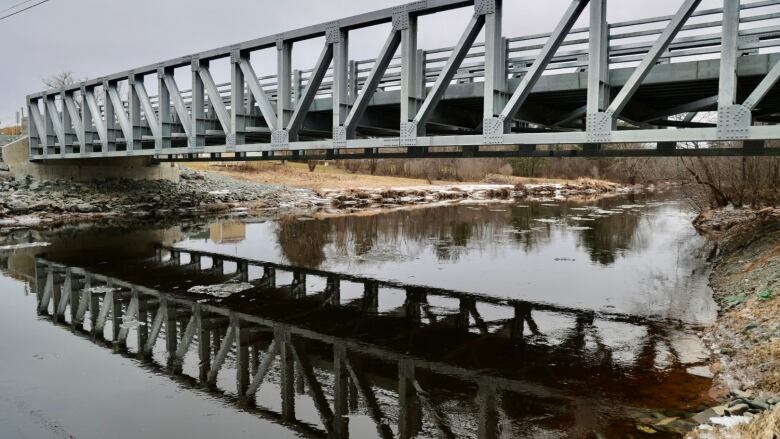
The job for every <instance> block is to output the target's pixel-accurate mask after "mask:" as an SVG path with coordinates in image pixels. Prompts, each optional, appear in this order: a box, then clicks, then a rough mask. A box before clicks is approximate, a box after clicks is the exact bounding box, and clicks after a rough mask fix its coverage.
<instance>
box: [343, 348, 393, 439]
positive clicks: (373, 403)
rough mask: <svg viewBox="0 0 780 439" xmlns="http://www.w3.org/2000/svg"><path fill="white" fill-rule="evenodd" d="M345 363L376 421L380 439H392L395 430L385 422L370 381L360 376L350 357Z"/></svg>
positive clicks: (369, 412)
mask: <svg viewBox="0 0 780 439" xmlns="http://www.w3.org/2000/svg"><path fill="white" fill-rule="evenodd" d="M345 363H346V366H347V371H348V372H349V375H350V377H351V378H352V382H353V383H354V384H355V387H357V390H358V392H359V393H360V396H362V397H363V401H364V402H365V403H366V408H367V409H368V414H369V416H371V418H372V419H373V420H374V423H375V424H376V429H377V433H378V434H379V437H381V438H383V439H392V438H393V430H392V429H391V428H390V426H389V425H387V423H386V422H385V419H384V418H385V415H384V413H382V408H381V407H380V406H379V402H378V401H377V400H376V396H375V395H374V392H373V390H372V389H371V385H370V384H369V383H368V380H366V379H365V377H364V376H363V375H362V374H360V373H359V372H358V370H357V369H356V368H355V367H354V366H353V364H352V361H351V360H350V359H349V356H347V359H346V361H345Z"/></svg>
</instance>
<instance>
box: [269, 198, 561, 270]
mask: <svg viewBox="0 0 780 439" xmlns="http://www.w3.org/2000/svg"><path fill="white" fill-rule="evenodd" d="M534 215H539V212H535V211H532V209H529V208H518V207H514V206H499V207H496V206H495V205H492V206H490V207H487V206H479V207H474V206H466V205H458V206H442V207H431V208H425V209H410V210H398V211H394V212H389V213H385V214H382V215H370V216H343V217H334V218H326V219H322V220H316V221H296V220H294V219H290V218H287V219H283V220H280V222H279V228H278V234H279V245H280V246H281V247H282V252H283V254H284V255H285V257H286V258H287V259H288V260H289V261H290V262H291V263H296V264H301V265H307V266H319V265H320V264H321V263H322V262H323V261H324V260H325V259H326V255H327V253H328V252H329V251H334V252H337V254H338V255H339V256H342V257H359V256H365V255H367V254H369V253H371V252H374V251H384V249H398V248H400V247H404V254H407V255H414V254H419V253H420V252H422V251H423V250H424V249H425V248H426V247H428V246H430V248H431V249H432V251H433V252H434V253H435V254H436V256H437V257H438V258H439V259H440V260H446V261H455V260H457V259H458V258H460V257H461V256H462V255H463V254H464V253H465V252H466V251H467V249H468V248H469V247H474V246H478V247H479V248H486V247H488V246H492V247H495V248H498V247H499V245H500V241H501V239H502V238H505V235H504V233H505V232H506V230H507V227H508V226H510V225H511V228H512V229H513V230H526V231H527V230H528V229H529V228H530V227H531V226H532V222H531V218H532V217H533V216H534ZM541 236H547V235H546V233H544V232H541V233H540V232H538V231H534V232H533V233H523V234H516V235H512V236H511V239H512V240H514V241H516V242H518V243H520V244H521V245H522V247H523V248H524V249H525V250H529V249H530V248H533V247H534V246H535V245H536V244H537V241H538V239H539V238H540V237H541ZM327 245H330V248H328V247H326V246H327Z"/></svg>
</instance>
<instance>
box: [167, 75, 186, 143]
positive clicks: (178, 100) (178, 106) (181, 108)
mask: <svg viewBox="0 0 780 439" xmlns="http://www.w3.org/2000/svg"><path fill="white" fill-rule="evenodd" d="M164 75H165V78H164V81H165V87H166V88H167V89H168V93H169V94H170V96H171V100H172V101H173V108H174V109H175V110H176V114H177V115H178V116H179V121H180V122H181V126H182V128H183V129H184V133H185V134H186V135H187V138H188V139H189V138H190V133H191V132H192V121H191V120H190V113H189V112H188V111H187V105H185V104H184V99H182V97H181V92H179V86H178V85H177V84H176V80H175V79H174V78H173V76H171V75H170V74H169V73H168V72H165V73H164Z"/></svg>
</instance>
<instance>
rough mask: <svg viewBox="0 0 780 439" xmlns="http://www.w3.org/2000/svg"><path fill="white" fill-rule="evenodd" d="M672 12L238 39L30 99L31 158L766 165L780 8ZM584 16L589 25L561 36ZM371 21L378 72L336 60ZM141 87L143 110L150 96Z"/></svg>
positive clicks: (428, 1)
mask: <svg viewBox="0 0 780 439" xmlns="http://www.w3.org/2000/svg"><path fill="white" fill-rule="evenodd" d="M679 1H680V6H679V8H678V10H677V12H676V13H675V14H673V15H670V16H663V17H651V18H644V19H640V20H633V21H630V22H621V23H608V22H607V20H606V16H607V10H608V4H607V0H572V1H571V3H570V4H569V7H568V8H567V9H566V11H565V12H564V13H563V15H562V16H561V18H560V20H559V21H558V25H557V26H556V28H555V29H554V30H553V31H552V32H551V33H550V34H543V35H533V36H520V37H507V36H505V35H504V32H505V31H507V29H506V28H505V27H502V11H503V6H504V5H503V2H502V1H498V0H490V1H488V0H424V1H418V2H414V3H409V4H406V5H401V6H398V7H394V8H388V9H383V10H380V11H375V12H372V13H367V14H362V15H357V16H353V17H348V18H344V19H340V20H337V21H333V22H329V23H322V24H319V25H315V26H310V27H307V28H303V29H297V30H293V31H289V32H284V33H281V34H277V35H271V36H267V37H264V38H259V39H256V40H251V41H246V42H243V43H239V44H236V45H232V46H227V47H222V48H218V49H214V50H210V51H205V52H201V53H197V54H193V55H190V56H185V57H180V58H176V59H172V60H168V61H165V62H162V63H157V64H153V65H149V66H144V67H140V68H136V69H132V70H129V71H125V72H120V73H116V74H112V75H108V76H106V77H104V78H99V79H96V80H90V81H84V82H82V83H79V84H74V85H71V86H66V87H64V88H63V89H61V90H48V91H44V92H41V93H36V94H31V95H29V96H28V97H27V106H28V109H29V114H30V116H31V123H30V157H31V159H32V160H56V159H73V158H99V157H125V156H154V157H156V158H160V159H162V160H179V159H189V160H197V159H201V158H204V157H216V156H221V157H224V158H231V159H241V158H247V157H252V156H257V157H259V158H264V159H274V158H277V159H278V158H279V157H287V156H288V155H293V156H296V157H303V156H306V155H307V151H322V150H326V151H330V153H329V154H325V157H326V158H328V157H336V156H339V155H341V156H346V155H345V154H342V152H343V151H346V150H354V151H362V150H365V149H367V148H368V149H373V150H378V149H380V148H405V149H406V153H407V156H415V157H419V156H423V155H428V154H429V151H430V150H431V149H432V148H438V147H455V148H464V149H468V151H469V153H471V152H474V151H479V150H480V147H484V146H504V147H511V146H515V145H519V146H520V147H519V148H518V151H519V152H518V154H521V152H522V151H530V150H533V147H534V146H535V145H553V146H556V145H585V144H590V145H592V144H598V145H601V146H602V147H603V148H601V149H605V148H606V149H608V148H609V145H610V144H616V143H620V144H636V145H641V146H639V147H638V149H639V150H642V151H646V152H639V153H626V154H637V155H658V154H661V153H662V154H664V155H679V154H683V155H688V154H692V153H691V152H689V151H686V152H679V150H678V149H674V148H672V149H670V148H668V147H667V148H664V149H663V151H655V152H654V153H653V152H647V151H652V150H648V149H647V148H652V145H653V144H656V143H659V142H665V143H666V144H668V142H676V143H683V142H704V143H723V142H728V143H729V145H731V146H734V145H737V146H739V145H740V144H741V143H742V142H750V143H751V145H753V146H751V148H749V150H745V149H743V148H739V147H736V148H735V147H731V148H720V152H714V149H713V152H702V154H717V155H742V154H751V155H754V154H760V155H770V154H771V155H774V153H775V152H774V151H771V150H772V149H774V148H755V146H754V145H755V142H756V141H768V140H780V126H778V125H777V118H776V116H774V115H775V114H777V113H780V91H778V90H776V89H775V85H776V82H777V80H778V78H780V55H778V54H773V53H759V50H760V49H764V48H772V47H776V46H780V38H778V36H777V32H776V29H777V27H778V22H777V21H778V20H780V19H778V18H777V17H776V14H773V13H771V11H770V10H768V9H766V8H771V7H773V6H775V5H778V4H780V0H764V1H758V2H753V3H745V4H741V3H740V2H739V0H724V1H723V7H722V8H715V9H702V10H700V9H698V6H699V4H700V0H679ZM456 8H473V11H474V15H473V17H472V18H471V20H470V22H469V23H468V24H467V25H466V27H465V28H464V30H463V33H462V36H461V38H460V40H459V41H458V43H457V44H456V45H455V46H454V47H451V48H443V49H435V50H420V49H419V48H418V47H417V33H418V27H419V24H418V18H419V17H421V16H423V15H436V14H438V13H440V12H443V11H447V10H451V9H456ZM586 9H588V13H589V27H588V28H574V23H575V22H576V21H577V19H578V18H579V17H580V16H581V15H582V14H584V13H585V10H586ZM765 9H766V10H765ZM746 10H751V14H750V15H744V14H742V12H743V11H746ZM753 12H757V13H753ZM691 17H696V18H704V19H707V20H709V21H702V22H699V21H697V22H696V23H689V19H690V18H691ZM384 23H390V24H391V29H390V33H389V34H388V35H387V36H386V37H385V42H384V44H383V45H382V46H381V48H380V49H379V50H378V55H377V58H376V59H371V60H350V59H349V57H348V53H347V46H348V38H349V34H350V32H351V31H353V30H356V29H360V28H371V27H374V26H377V25H381V24H384ZM740 23H751V26H750V27H748V26H742V27H741V26H740ZM647 25H656V26H658V27H656V28H653V29H648V26H647ZM483 29H484V34H485V41H484V42H475V40H476V38H477V36H478V35H479V34H480V31H482V30H483ZM685 31H696V32H694V34H691V35H685V36H680V33H681V32H685ZM323 36H324V37H325V44H324V46H323V48H322V51H321V53H320V56H319V57H318V58H317V59H316V60H311V65H312V66H313V69H312V70H304V71H300V70H293V69H292V64H291V53H292V50H293V47H294V46H295V44H296V43H298V42H300V41H303V40H309V39H313V38H321V37H323ZM637 39H640V40H642V41H640V42H637ZM538 41H543V42H542V43H537V42H538ZM584 45H587V49H582V48H578V47H577V46H584ZM273 48H276V50H277V57H276V65H275V66H274V67H275V70H276V71H277V75H275V76H266V77H257V74H256V73H255V70H254V67H253V65H252V54H253V53H255V52H257V51H260V50H264V49H273ZM534 51H537V52H538V53H536V54H533V55H528V53H529V52H534ZM397 52H400V55H399V56H396V53H397ZM713 57H717V58H716V59H712V58H713ZM220 59H229V60H230V66H231V67H230V75H229V78H227V79H228V82H226V83H217V82H216V79H217V78H214V77H213V76H212V74H211V70H210V63H213V62H215V61H218V60H220ZM442 63H443V65H442ZM631 63H634V64H637V65H636V67H625V66H626V64H631ZM330 66H332V68H330ZM187 67H189V68H190V70H191V75H192V76H191V77H192V88H191V90H180V89H179V87H178V84H177V83H176V80H175V78H174V71H175V70H176V69H181V68H187ZM150 79H154V80H156V81H157V82H158V87H157V89H158V93H157V95H152V96H150V95H149V94H148V93H147V89H146V87H145V83H144V81H145V80H147V81H148V80H150ZM690 112H711V114H712V117H711V118H710V119H711V121H707V122H705V123H703V124H702V123H693V122H692V121H679V120H670V119H669V117H670V116H677V115H683V114H686V113H690ZM619 121H622V122H619ZM711 124H714V126H713V125H711ZM646 144H650V146H648V145H646ZM529 147H530V149H529ZM483 149H484V150H486V151H487V150H489V148H483ZM705 149H706V148H705ZM592 150H593V149H592V148H585V149H584V150H580V148H579V147H577V148H575V149H571V150H567V151H568V152H565V153H564V154H562V155H564V156H570V155H582V154H590V153H591V151H592ZM578 151H579V153H580V154H578V153H577V152H578ZM620 151H626V150H625V149H620ZM697 151H698V150H697ZM701 151H704V149H702V150H701ZM694 153H696V152H694ZM534 154H536V152H534ZM609 154H610V155H621V154H623V153H621V152H613V153H609ZM499 155H500V154H499ZM521 155H522V154H521Z"/></svg>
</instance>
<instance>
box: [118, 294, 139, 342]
mask: <svg viewBox="0 0 780 439" xmlns="http://www.w3.org/2000/svg"><path fill="white" fill-rule="evenodd" d="M137 317H138V292H137V291H133V293H132V297H131V298H130V304H128V305H127V312H126V313H125V323H127V322H128V321H130V320H132V319H137ZM129 333H130V327H128V326H123V327H122V328H121V329H120V330H119V335H118V336H117V337H116V339H117V340H116V341H117V342H120V343H124V342H125V341H126V340H127V335H128V334H129Z"/></svg>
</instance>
